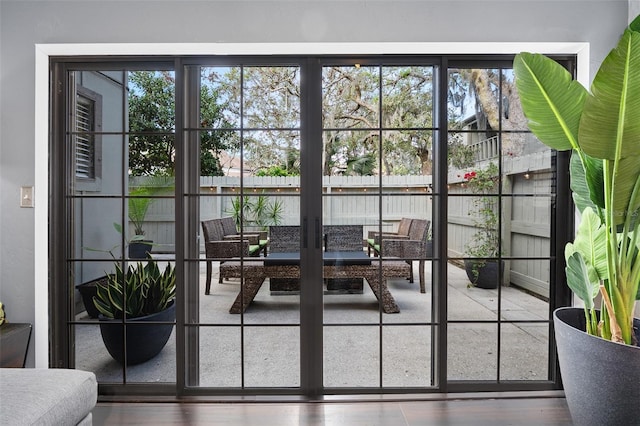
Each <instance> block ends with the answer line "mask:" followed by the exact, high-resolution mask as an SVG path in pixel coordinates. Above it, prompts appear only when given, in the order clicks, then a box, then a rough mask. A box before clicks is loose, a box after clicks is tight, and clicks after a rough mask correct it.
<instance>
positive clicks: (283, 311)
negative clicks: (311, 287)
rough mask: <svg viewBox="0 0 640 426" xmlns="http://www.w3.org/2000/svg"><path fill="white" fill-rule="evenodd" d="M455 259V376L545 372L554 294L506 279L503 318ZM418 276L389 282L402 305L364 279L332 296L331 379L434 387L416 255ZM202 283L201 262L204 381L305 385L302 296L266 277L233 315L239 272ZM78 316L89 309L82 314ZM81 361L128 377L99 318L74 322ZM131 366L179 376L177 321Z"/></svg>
mask: <svg viewBox="0 0 640 426" xmlns="http://www.w3.org/2000/svg"><path fill="white" fill-rule="evenodd" d="M448 268H449V273H448V318H449V324H448V336H447V340H448V347H449V349H448V351H447V371H448V378H449V379H450V380H490V381H496V380H497V378H498V376H499V378H500V380H546V378H547V369H548V355H547V352H548V335H549V325H548V323H546V322H537V323H536V322H535V321H546V320H547V319H548V317H549V315H548V304H547V302H545V301H543V300H541V299H539V298H537V297H534V296H532V295H530V294H528V293H526V292H524V291H522V290H520V289H518V288H516V287H502V288H501V290H500V291H501V298H502V300H501V304H500V318H501V320H503V321H517V322H515V323H510V322H506V323H505V322H502V323H501V324H500V325H498V323H497V319H498V300H499V298H498V290H497V289H496V290H485V289H479V288H468V287H467V285H468V279H467V277H466V274H465V272H464V270H462V269H459V268H457V267H456V266H454V265H451V264H449V266H448ZM414 275H415V283H414V284H410V283H409V282H408V280H406V279H402V278H398V279H392V280H390V281H389V283H388V286H389V289H390V291H391V293H392V294H393V296H394V298H395V299H396V302H397V304H398V306H399V307H400V311H401V312H400V313H398V314H383V313H380V312H379V311H378V303H377V300H376V298H375V296H374V295H373V293H372V292H371V290H370V289H369V287H368V285H366V283H365V285H364V291H363V293H362V294H331V295H325V297H324V324H325V327H324V347H325V350H324V383H325V386H326V387H338V388H339V387H378V386H381V385H382V386H384V387H425V386H430V384H431V379H432V375H433V374H434V373H433V372H432V371H431V356H432V349H433V348H432V343H431V336H432V333H433V331H434V330H435V327H437V326H436V325H433V324H432V319H431V312H432V291H431V284H432V282H431V268H430V264H427V267H426V279H427V293H425V294H423V293H420V291H419V285H418V272H417V263H416V265H415V267H414ZM204 284H205V274H204V263H202V265H201V274H200V293H199V294H200V301H199V308H200V310H199V312H200V324H202V325H203V326H202V328H201V332H200V337H199V338H200V342H199V347H200V353H199V355H200V365H199V377H200V383H199V385H200V386H204V387H241V386H243V385H244V386H245V387H298V386H299V384H300V373H299V354H300V347H299V331H300V329H299V326H298V324H299V296H297V295H272V294H271V293H270V291H269V285H268V282H265V284H263V286H262V287H261V289H260V291H259V293H258V295H257V296H256V298H255V300H254V302H253V303H252V304H251V305H250V306H249V308H248V309H247V311H246V312H245V313H244V314H243V315H233V314H229V308H230V307H231V305H232V303H233V300H234V299H235V297H236V295H237V294H238V291H239V288H240V285H239V284H240V283H239V280H230V281H225V282H224V283H222V284H218V278H217V264H216V263H214V277H213V282H212V287H211V294H210V295H205V294H204ZM78 319H87V318H86V316H83V314H80V315H79V316H78ZM241 324H242V325H244V327H239V325H241ZM339 324H349V325H350V326H344V325H339ZM264 325H270V326H272V327H265V326H264ZM498 327H500V345H499V346H498ZM381 340H382V343H381ZM498 353H499V365H498ZM381 354H382V355H381ZM381 356H382V369H381V368H380V357H381ZM241 359H242V362H243V363H244V383H243V381H242V377H243V374H242V369H241ZM76 368H78V369H83V370H88V371H93V372H95V373H96V375H97V377H98V380H99V381H100V382H101V383H121V382H122V381H123V372H122V367H121V366H120V365H119V364H118V363H116V362H115V361H114V360H113V359H112V358H111V357H110V356H109V354H108V353H107V351H106V349H105V347H104V344H103V342H102V338H101V336H100V330H99V327H98V326H97V325H78V326H76ZM498 368H499V373H498ZM126 374H127V377H126V381H127V382H128V383H136V382H144V383H161V382H175V380H176V344H175V330H174V333H173V334H172V336H171V338H170V340H169V343H168V344H167V346H166V347H165V348H164V349H163V351H162V352H161V353H160V354H159V355H158V356H156V357H155V358H153V359H151V360H149V361H147V362H145V363H143V364H140V365H135V366H129V367H128V368H127V373H126Z"/></svg>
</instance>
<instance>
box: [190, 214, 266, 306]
mask: <svg viewBox="0 0 640 426" xmlns="http://www.w3.org/2000/svg"><path fill="white" fill-rule="evenodd" d="M201 224H202V235H203V237H204V252H205V258H206V260H207V281H206V287H205V294H209V292H210V289H211V274H212V267H213V259H217V260H218V261H219V262H220V264H222V263H223V262H224V260H223V259H229V258H234V257H241V256H247V257H256V256H259V255H260V250H261V248H260V245H258V244H251V241H250V240H249V239H246V238H245V239H242V240H241V239H236V238H233V239H225V238H224V230H223V227H222V221H221V220H220V219H211V220H204V221H202V222H201ZM256 238H257V237H256ZM254 241H255V239H254ZM224 278H225V277H223V274H222V273H220V274H219V280H218V282H219V283H222V280H223V279H224Z"/></svg>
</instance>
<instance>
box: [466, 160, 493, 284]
mask: <svg viewBox="0 0 640 426" xmlns="http://www.w3.org/2000/svg"><path fill="white" fill-rule="evenodd" d="M464 179H465V181H466V182H467V183H466V186H467V188H468V189H469V190H470V191H471V192H472V193H473V194H476V196H475V197H473V198H472V200H471V209H470V211H469V215H473V224H474V226H475V227H476V229H477V230H476V232H475V233H474V234H473V236H472V237H471V241H470V242H469V243H468V244H467V245H466V246H465V252H466V254H467V255H468V256H471V257H474V258H478V259H477V260H476V259H474V262H473V266H472V268H471V271H472V273H473V276H474V277H475V280H477V279H478V275H479V274H480V269H481V268H482V267H484V266H485V264H486V262H487V260H488V259H489V258H496V257H498V254H499V253H500V250H499V247H500V233H499V231H498V225H499V216H498V197H497V196H496V194H497V193H498V182H499V181H500V176H499V170H498V166H497V165H496V163H493V162H491V163H489V164H488V165H487V166H486V167H484V168H482V169H479V170H477V171H476V170H474V171H471V172H468V173H466V174H465V175H464Z"/></svg>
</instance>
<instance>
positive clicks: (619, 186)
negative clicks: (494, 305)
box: [513, 16, 640, 344]
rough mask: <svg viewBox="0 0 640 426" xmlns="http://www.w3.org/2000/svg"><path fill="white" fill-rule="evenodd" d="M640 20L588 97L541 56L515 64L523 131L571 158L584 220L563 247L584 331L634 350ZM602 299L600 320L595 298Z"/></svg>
mask: <svg viewBox="0 0 640 426" xmlns="http://www.w3.org/2000/svg"><path fill="white" fill-rule="evenodd" d="M639 31H640V16H639V17H637V18H636V19H635V20H634V21H633V22H632V23H631V24H630V25H629V27H628V28H627V29H626V30H625V31H624V34H623V35H622V37H621V38H620V40H619V42H618V45H617V46H616V47H615V48H614V49H613V50H612V51H611V52H610V53H609V55H607V57H606V58H605V59H604V61H603V62H602V65H601V66H600V69H599V70H598V72H597V74H596V76H595V77H594V80H593V83H592V86H591V92H590V93H589V92H588V91H587V90H586V89H585V88H584V87H583V86H582V85H581V84H580V83H578V82H577V81H575V80H573V79H572V77H571V75H570V74H569V73H568V72H567V71H566V70H565V69H564V68H563V67H562V66H561V65H559V64H558V63H556V62H554V61H553V60H551V59H549V58H547V57H545V56H543V55H539V54H531V53H521V54H519V55H517V56H516V58H515V60H514V67H513V68H514V72H515V75H516V85H517V88H518V92H519V94H520V99H521V102H522V108H523V111H524V113H525V115H526V116H527V118H528V120H529V128H530V129H531V131H532V132H533V133H534V134H535V135H536V136H537V137H538V139H539V140H540V141H542V142H543V143H545V144H546V145H548V146H549V147H551V148H554V149H557V150H571V151H572V156H571V165H570V173H571V189H572V191H573V197H574V201H575V204H576V206H577V207H578V209H579V210H580V212H581V213H582V220H581V221H580V225H579V227H578V229H577V233H576V237H575V241H574V242H573V243H569V244H567V246H566V248H565V258H566V261H567V266H566V275H567V283H568V285H569V287H570V288H571V289H572V290H573V292H574V293H575V294H576V295H577V296H578V297H579V298H580V299H582V300H583V302H584V305H585V317H586V322H587V331H588V332H589V333H590V334H593V335H597V336H600V337H603V338H605V339H608V340H612V341H616V342H624V343H626V344H632V343H635V342H633V340H634V333H633V311H634V306H635V301H636V299H637V298H638V283H639V282H640V220H639V217H638V214H639V213H640V32H639ZM598 293H600V294H601V295H602V305H601V306H600V310H601V315H600V318H599V319H598V316H597V313H596V311H595V302H594V298H595V297H596V296H597V294H598Z"/></svg>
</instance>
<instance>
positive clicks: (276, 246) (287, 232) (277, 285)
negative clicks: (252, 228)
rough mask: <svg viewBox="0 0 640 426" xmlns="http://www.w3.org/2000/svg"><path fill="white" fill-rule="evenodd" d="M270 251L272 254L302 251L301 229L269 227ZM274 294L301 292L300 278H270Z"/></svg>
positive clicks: (270, 287)
mask: <svg viewBox="0 0 640 426" xmlns="http://www.w3.org/2000/svg"><path fill="white" fill-rule="evenodd" d="M269 251H270V252H271V253H296V252H299V251H300V227H299V226H297V225H275V226H270V227H269ZM269 290H270V291H272V292H292V291H299V290H300V280H299V279H298V278H269Z"/></svg>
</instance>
